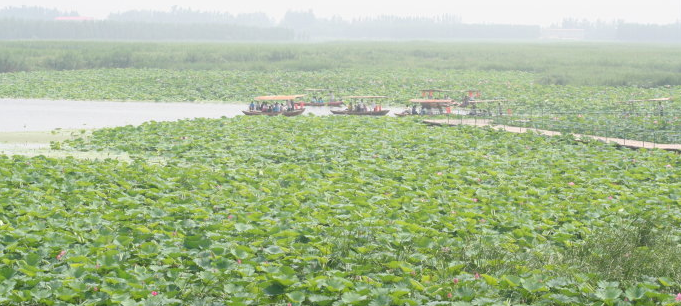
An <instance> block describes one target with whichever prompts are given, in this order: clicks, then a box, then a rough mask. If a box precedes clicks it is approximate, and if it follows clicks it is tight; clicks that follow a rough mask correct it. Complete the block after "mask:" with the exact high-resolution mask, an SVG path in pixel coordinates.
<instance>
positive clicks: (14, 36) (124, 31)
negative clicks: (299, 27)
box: [0, 19, 294, 41]
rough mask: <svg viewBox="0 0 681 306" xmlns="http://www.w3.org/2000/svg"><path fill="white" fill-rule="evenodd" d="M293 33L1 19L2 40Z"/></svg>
mask: <svg viewBox="0 0 681 306" xmlns="http://www.w3.org/2000/svg"><path fill="white" fill-rule="evenodd" d="M293 37H294V36H293V31H292V30H289V29H283V28H258V27H246V26H240V25H232V24H214V23H205V24H198V23H195V24H167V23H143V22H117V21H75V22H74V21H42V20H15V19H4V20H0V40H22V39H35V40H137V41H139V40H145V41H146V40H150V41H180V40H181V41H290V40H292V39H293Z"/></svg>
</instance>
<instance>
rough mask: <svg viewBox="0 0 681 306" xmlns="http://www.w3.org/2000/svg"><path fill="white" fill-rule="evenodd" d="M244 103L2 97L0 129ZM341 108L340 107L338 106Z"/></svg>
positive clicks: (200, 111) (194, 112) (190, 114)
mask: <svg viewBox="0 0 681 306" xmlns="http://www.w3.org/2000/svg"><path fill="white" fill-rule="evenodd" d="M247 108H248V105H246V104H243V103H179V102H178V103H175V102H173V103H161V102H103V101H62V100H34V99H0V132H22V131H52V130H54V129H58V128H60V129H94V128H102V127H113V126H123V125H139V124H141V123H143V122H146V121H152V120H153V121H175V120H179V119H188V118H199V117H204V118H220V117H222V116H225V117H234V116H237V115H243V113H242V112H241V111H242V110H244V109H247ZM336 109H340V108H336ZM329 110H330V108H329V107H307V108H306V110H305V113H304V114H303V116H304V115H306V114H315V115H329V114H331V112H330V111H329Z"/></svg>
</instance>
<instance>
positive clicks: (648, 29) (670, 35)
mask: <svg viewBox="0 0 681 306" xmlns="http://www.w3.org/2000/svg"><path fill="white" fill-rule="evenodd" d="M554 27H555V28H560V29H582V30H584V36H585V37H584V38H585V39H587V40H598V41H623V42H658V43H681V23H680V22H677V23H674V24H666V25H657V24H638V23H626V22H624V21H614V22H602V21H598V22H591V21H588V20H578V19H565V20H563V22H562V23H561V24H560V25H559V26H554Z"/></svg>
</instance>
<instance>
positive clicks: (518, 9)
mask: <svg viewBox="0 0 681 306" xmlns="http://www.w3.org/2000/svg"><path fill="white" fill-rule="evenodd" d="M1 3H2V4H0V6H1V7H5V6H22V5H27V6H43V7H48V8H57V9H61V10H75V11H78V12H79V13H80V14H81V15H83V16H89V17H95V18H98V19H100V18H105V17H106V16H107V15H108V14H109V13H110V12H120V11H127V10H140V9H154V10H166V11H167V10H169V9H170V7H172V6H173V5H177V6H179V7H182V8H191V9H194V10H201V11H220V12H229V13H232V14H236V13H250V12H257V11H261V12H265V13H267V14H268V15H270V16H272V17H275V18H281V17H282V16H283V15H284V13H286V11H287V10H310V9H311V10H312V11H314V13H315V14H316V15H317V16H320V17H331V16H334V15H337V16H340V17H342V18H344V19H351V18H354V17H362V16H371V15H383V14H384V15H399V16H414V15H417V16H434V15H442V14H450V15H457V16H460V17H461V18H462V20H463V22H466V23H513V24H540V25H550V24H551V23H558V22H560V21H561V20H562V19H563V18H566V17H573V18H579V19H583V18H584V19H589V20H592V21H595V20H603V21H612V20H618V19H622V20H625V21H628V22H639V23H663V24H665V23H674V22H676V21H677V20H681V0H645V1H644V0H416V1H413V0H411V1H410V0H222V1H221V0H170V1H161V0H146V1H140V0H115V1H97V0H2V2H1Z"/></svg>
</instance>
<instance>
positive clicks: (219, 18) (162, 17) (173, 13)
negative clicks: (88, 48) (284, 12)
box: [107, 6, 276, 27]
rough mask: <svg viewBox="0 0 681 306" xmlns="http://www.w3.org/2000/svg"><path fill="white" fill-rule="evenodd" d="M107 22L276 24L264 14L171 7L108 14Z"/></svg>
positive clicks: (258, 25) (254, 25) (253, 25)
mask: <svg viewBox="0 0 681 306" xmlns="http://www.w3.org/2000/svg"><path fill="white" fill-rule="evenodd" d="M107 20H110V21H121V22H148V23H183V24H191V23H221V24H237V25H243V26H252V27H274V26H276V23H275V21H274V19H271V18H270V17H269V16H267V15H266V14H265V13H247V14H238V15H232V14H229V13H222V12H201V11H194V10H191V9H183V8H179V7H177V6H173V7H172V8H171V10H170V11H169V12H161V11H150V10H133V11H126V12H121V13H112V14H109V17H108V18H107Z"/></svg>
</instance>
